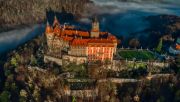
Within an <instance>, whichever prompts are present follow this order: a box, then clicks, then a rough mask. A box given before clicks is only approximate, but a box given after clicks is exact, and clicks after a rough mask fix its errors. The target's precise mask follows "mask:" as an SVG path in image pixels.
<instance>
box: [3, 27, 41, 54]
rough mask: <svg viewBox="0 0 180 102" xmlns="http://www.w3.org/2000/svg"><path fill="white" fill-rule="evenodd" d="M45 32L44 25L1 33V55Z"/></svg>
mask: <svg viewBox="0 0 180 102" xmlns="http://www.w3.org/2000/svg"><path fill="white" fill-rule="evenodd" d="M43 32H44V26H43V25H34V26H32V27H26V28H23V29H16V30H12V31H8V32H3V33H0V53H2V52H5V51H8V50H11V49H13V48H16V47H17V46H18V45H20V44H22V43H25V42H26V41H28V40H30V39H32V38H34V37H35V36H37V35H40V34H42V33H43Z"/></svg>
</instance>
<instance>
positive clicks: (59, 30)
mask: <svg viewBox="0 0 180 102" xmlns="http://www.w3.org/2000/svg"><path fill="white" fill-rule="evenodd" d="M54 33H56V34H58V35H60V33H61V28H60V26H56V27H55V28H54Z"/></svg>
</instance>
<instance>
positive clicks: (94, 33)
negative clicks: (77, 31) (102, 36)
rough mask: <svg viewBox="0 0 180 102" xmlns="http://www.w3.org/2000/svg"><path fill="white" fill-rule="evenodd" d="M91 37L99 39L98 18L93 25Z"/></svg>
mask: <svg viewBox="0 0 180 102" xmlns="http://www.w3.org/2000/svg"><path fill="white" fill-rule="evenodd" d="M91 37H95V38H98V37H99V22H98V20H97V18H95V19H94V21H93V23H92V29H91Z"/></svg>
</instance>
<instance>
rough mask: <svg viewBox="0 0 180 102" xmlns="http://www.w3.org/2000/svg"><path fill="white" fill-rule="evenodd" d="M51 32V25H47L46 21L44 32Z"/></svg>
mask: <svg viewBox="0 0 180 102" xmlns="http://www.w3.org/2000/svg"><path fill="white" fill-rule="evenodd" d="M52 32H53V29H52V27H51V26H50V25H49V22H48V21H47V23H46V29H45V33H46V34H49V33H52Z"/></svg>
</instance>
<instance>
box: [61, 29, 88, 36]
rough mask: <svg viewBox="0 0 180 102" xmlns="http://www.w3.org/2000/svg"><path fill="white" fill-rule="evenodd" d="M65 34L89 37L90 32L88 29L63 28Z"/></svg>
mask: <svg viewBox="0 0 180 102" xmlns="http://www.w3.org/2000/svg"><path fill="white" fill-rule="evenodd" d="M63 35H70V36H72V35H78V36H83V37H89V32H87V31H77V30H67V29H65V30H63Z"/></svg>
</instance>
